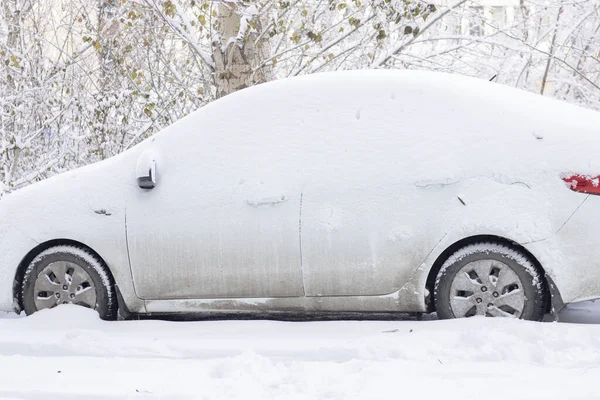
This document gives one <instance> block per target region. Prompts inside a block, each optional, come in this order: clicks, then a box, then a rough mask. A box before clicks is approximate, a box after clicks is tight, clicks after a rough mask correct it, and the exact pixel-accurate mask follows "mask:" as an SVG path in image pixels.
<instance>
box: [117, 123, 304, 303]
mask: <svg viewBox="0 0 600 400" xmlns="http://www.w3.org/2000/svg"><path fill="white" fill-rule="evenodd" d="M206 115H207V113H205V112H200V113H197V114H195V115H193V116H192V117H189V118H187V119H185V120H184V121H182V122H181V123H178V124H175V125H174V126H173V127H171V128H168V129H167V130H166V131H164V132H162V133H160V134H159V135H157V137H156V139H155V140H153V141H150V142H148V143H144V146H145V147H144V148H143V149H141V150H140V151H142V150H143V154H145V155H148V154H152V157H153V158H154V159H155V160H156V178H157V183H156V186H155V187H154V188H153V189H149V190H148V189H146V190H145V189H141V188H139V189H137V190H136V191H135V194H134V195H133V196H132V197H131V198H130V199H129V201H128V204H127V226H126V230H127V240H128V247H129V256H130V263H131V269H132V274H133V279H134V282H135V290H136V293H137V295H138V296H139V297H140V298H142V299H200V298H265V297H285V296H301V295H303V285H302V274H301V269H300V244H299V226H298V219H299V213H300V189H299V188H298V187H297V186H295V185H294V183H292V182H290V181H289V180H288V179H286V176H285V172H284V171H282V170H279V169H277V168H273V166H272V165H271V164H270V162H269V160H268V157H264V156H261V154H263V153H262V152H263V151H266V153H267V154H268V146H267V149H266V150H264V149H262V147H264V146H262V147H261V143H260V140H259V141H257V142H254V141H252V140H240V139H239V136H236V132H235V131H236V130H238V131H242V130H243V129H245V128H244V127H243V126H241V125H240V124H238V123H236V121H234V120H224V121H229V122H225V123H223V124H221V125H220V127H221V128H222V130H221V131H219V132H202V127H203V126H207V125H209V122H208V120H210V117H207V116H206ZM238 133H239V132H238ZM246 134H247V133H246V132H244V135H246Z"/></svg>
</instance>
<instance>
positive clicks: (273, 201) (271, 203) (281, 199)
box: [246, 196, 290, 207]
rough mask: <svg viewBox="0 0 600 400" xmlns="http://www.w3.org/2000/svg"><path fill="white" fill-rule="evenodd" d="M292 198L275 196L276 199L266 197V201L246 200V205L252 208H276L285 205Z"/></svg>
mask: <svg viewBox="0 0 600 400" xmlns="http://www.w3.org/2000/svg"><path fill="white" fill-rule="evenodd" d="M289 199H290V198H289V197H287V196H274V197H266V198H264V199H254V200H246V204H248V205H249V206H250V207H266V206H274V205H276V204H281V203H285V202H286V201H288V200H289Z"/></svg>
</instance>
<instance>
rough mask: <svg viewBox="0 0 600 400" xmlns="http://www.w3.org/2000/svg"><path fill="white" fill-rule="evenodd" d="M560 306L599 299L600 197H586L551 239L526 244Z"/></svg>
mask: <svg viewBox="0 0 600 400" xmlns="http://www.w3.org/2000/svg"><path fill="white" fill-rule="evenodd" d="M525 247H526V248H527V249H528V250H529V251H530V252H531V253H532V254H533V255H534V256H535V257H536V258H537V260H538V261H539V262H540V264H541V265H542V267H543V268H544V270H545V271H546V275H547V276H548V277H549V278H550V279H551V281H552V284H553V285H554V286H555V288H556V290H557V291H558V292H560V297H561V301H562V303H563V304H569V303H574V302H579V301H585V300H593V299H598V298H600V196H589V197H588V198H587V199H586V200H585V202H583V204H582V205H581V207H580V208H579V209H578V210H577V211H576V212H575V213H574V214H573V216H572V217H571V218H570V219H569V220H568V221H567V222H566V223H565V224H564V226H563V227H562V228H560V230H559V231H558V232H557V233H556V234H555V235H553V236H552V237H551V238H548V239H546V240H542V241H538V242H532V243H529V244H526V245H525Z"/></svg>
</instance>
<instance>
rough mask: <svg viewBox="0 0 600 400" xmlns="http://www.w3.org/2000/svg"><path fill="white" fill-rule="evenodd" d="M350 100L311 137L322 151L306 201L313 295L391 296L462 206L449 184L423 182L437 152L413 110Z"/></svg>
mask: <svg viewBox="0 0 600 400" xmlns="http://www.w3.org/2000/svg"><path fill="white" fill-rule="evenodd" d="M382 84H385V82H383V83H382ZM382 86H383V85H382ZM387 90H389V89H387V88H386V87H383V88H381V89H380V91H381V92H382V93H386V92H387ZM343 95H344V94H343V93H342V94H337V93H336V94H334V96H336V101H329V102H328V103H327V105H326V106H323V107H321V109H320V111H319V116H318V118H319V119H320V120H319V123H318V124H315V125H314V128H313V129H311V130H310V133H309V134H310V135H311V139H310V140H311V142H312V143H314V144H315V146H314V147H313V151H312V152H311V153H310V154H309V157H307V158H306V168H305V171H306V172H305V173H306V175H307V176H309V179H306V185H305V186H304V187H303V193H302V233H301V236H302V269H303V271H304V285H305V293H306V296H371V295H386V294H391V293H394V292H396V291H398V290H399V289H400V288H402V287H403V286H404V285H405V284H406V283H407V282H408V281H409V279H410V278H411V276H412V275H413V274H414V273H415V271H416V270H417V269H418V268H419V266H420V265H421V264H422V262H423V260H425V258H426V257H427V255H428V254H429V253H430V252H431V251H432V250H433V249H434V247H435V245H436V243H437V242H438V241H439V240H440V239H441V238H442V236H443V234H444V230H443V219H444V215H445V213H446V212H447V210H448V208H449V207H452V206H454V205H455V202H457V200H456V199H455V198H454V199H453V200H454V202H452V201H449V199H448V194H447V193H445V191H444V190H443V186H444V185H429V183H428V182H427V181H422V176H423V175H425V176H428V174H427V173H425V174H424V173H423V172H421V171H422V170H425V171H427V170H430V169H431V165H426V163H428V162H437V161H436V155H435V151H436V150H435V149H434V148H433V147H432V146H429V143H428V142H429V141H431V140H434V139H430V138H429V137H428V136H427V135H426V134H425V133H423V135H422V136H421V135H419V134H418V133H417V134H415V131H416V132H418V131H419V129H421V128H420V125H417V124H415V123H414V122H412V121H411V119H410V118H403V117H402V114H403V113H405V112H407V110H408V111H409V113H410V114H414V112H412V109H414V108H415V106H412V105H410V104H409V103H403V104H401V105H399V104H397V103H395V102H394V101H390V99H389V98H386V97H385V96H376V97H375V96H373V97H371V98H369V97H367V96H363V97H350V96H346V97H345V98H338V97H341V96H343ZM415 138H417V140H415ZM421 143H423V144H421ZM428 152H432V153H431V154H428ZM424 160H431V161H424ZM443 163H444V161H441V162H440V165H442V164H443ZM451 168H452V166H450V167H449V168H448V169H451ZM458 204H460V203H458Z"/></svg>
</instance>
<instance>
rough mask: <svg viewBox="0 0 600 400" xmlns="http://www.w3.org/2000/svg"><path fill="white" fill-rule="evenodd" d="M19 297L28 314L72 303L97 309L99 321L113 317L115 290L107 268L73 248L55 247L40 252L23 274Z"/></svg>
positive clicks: (86, 253) (81, 250) (89, 254)
mask: <svg viewBox="0 0 600 400" xmlns="http://www.w3.org/2000/svg"><path fill="white" fill-rule="evenodd" d="M21 295H22V299H23V308H24V310H25V313H27V315H30V314H33V313H34V312H36V311H39V310H42V309H46V308H54V307H56V306H58V305H61V304H75V305H79V306H83V307H87V308H91V309H94V310H96V311H97V312H98V314H100V317H101V318H102V319H114V318H115V316H116V297H115V292H114V287H113V285H112V283H111V280H110V278H109V275H108V273H107V271H106V267H105V266H104V265H103V263H102V262H101V261H100V260H99V259H98V258H97V257H96V256H94V255H93V254H92V253H90V252H89V251H87V250H85V249H83V248H80V247H76V246H57V247H52V248H49V249H47V250H44V251H43V252H42V253H40V254H39V255H38V256H37V257H36V258H35V259H34V260H33V261H32V262H31V263H30V264H29V266H28V267H27V270H26V271H25V276H24V278H23V287H22V292H21Z"/></svg>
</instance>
